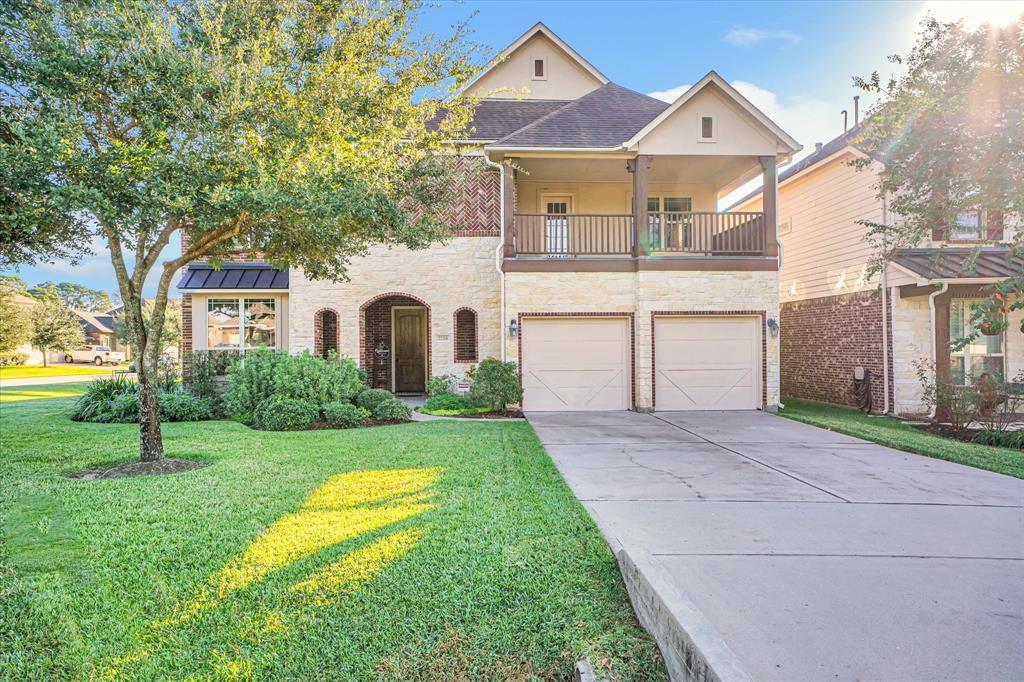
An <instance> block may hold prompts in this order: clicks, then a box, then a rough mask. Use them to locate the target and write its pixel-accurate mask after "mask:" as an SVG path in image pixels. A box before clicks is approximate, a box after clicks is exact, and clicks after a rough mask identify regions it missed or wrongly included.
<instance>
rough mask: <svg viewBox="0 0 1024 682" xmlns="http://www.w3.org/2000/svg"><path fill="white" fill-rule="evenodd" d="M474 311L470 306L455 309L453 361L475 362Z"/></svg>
mask: <svg viewBox="0 0 1024 682" xmlns="http://www.w3.org/2000/svg"><path fill="white" fill-rule="evenodd" d="M477 355H478V353H477V342H476V312H475V311H474V310H471V309H470V308H460V309H459V310H456V311H455V362H476V361H477Z"/></svg>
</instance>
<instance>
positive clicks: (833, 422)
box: [778, 398, 1024, 478]
mask: <svg viewBox="0 0 1024 682" xmlns="http://www.w3.org/2000/svg"><path fill="white" fill-rule="evenodd" d="M783 404H784V405H785V407H783V409H781V410H779V412H778V414H779V416H780V417H785V418H786V419H792V420H793V421H798V422H802V423H804V424H810V425H811V426H817V427H818V428H822V429H826V430H828V431H835V432H836V433H843V434H846V435H848V436H854V437H855V438H863V439H864V440H867V441H871V442H872V443H877V444H879V445H884V446H886V447H890V448H893V449H895V450H902V451H904V452H912V453H914V454H918V455H924V456H925V457H933V458H935V459H943V460H946V461H949V462H955V463H957V464H964V465H967V466H972V467H975V468H978V469H985V470H987V471H993V472H995V473H999V474H1004V475H1006V476H1013V477H1015V478H1024V452H1021V451H1019V450H1012V449H1009V448H1000V447H995V446H991V445H981V444H979V443H967V442H964V441H959V440H953V439H950V438H943V437H942V436H938V435H935V434H933V433H929V432H927V431H922V430H921V429H918V428H915V427H914V426H913V425H911V424H910V423H908V422H906V421H904V420H902V419H898V418H896V417H891V416H887V415H867V414H864V413H862V412H860V411H859V410H856V409H854V408H851V407H843V406H840V405H831V404H828V403H820V402H814V401H810V400H799V399H793V398H791V399H788V400H784V401H783Z"/></svg>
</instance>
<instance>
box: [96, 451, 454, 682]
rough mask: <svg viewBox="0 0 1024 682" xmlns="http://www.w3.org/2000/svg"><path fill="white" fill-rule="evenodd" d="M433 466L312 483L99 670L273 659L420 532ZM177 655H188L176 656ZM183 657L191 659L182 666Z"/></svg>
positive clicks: (245, 664) (230, 669) (157, 670)
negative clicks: (279, 647) (296, 503)
mask: <svg viewBox="0 0 1024 682" xmlns="http://www.w3.org/2000/svg"><path fill="white" fill-rule="evenodd" d="M440 473H441V469H440V468H421V469H386V470H374V471H358V472H350V473H345V474H339V475H337V476H334V477H332V478H330V479H328V480H327V481H326V482H324V483H323V484H322V485H320V486H319V487H317V488H316V489H315V490H314V491H313V492H312V493H311V494H310V495H309V497H307V498H306V500H305V501H304V502H303V503H302V505H301V506H300V507H299V509H298V510H297V511H295V512H291V513H289V514H285V515H284V516H282V517H281V518H279V519H278V520H277V521H275V522H274V523H273V524H272V525H271V526H270V527H269V528H268V529H267V530H266V531H265V532H264V533H263V534H262V535H260V536H259V537H258V538H256V540H254V541H253V542H252V543H251V544H250V545H249V547H247V548H246V549H245V550H244V551H243V552H242V553H241V554H239V555H238V556H237V557H235V558H234V559H233V560H231V561H230V562H228V563H227V564H226V565H225V566H224V567H223V568H222V569H220V570H219V571H217V572H216V573H215V574H214V575H213V576H211V577H210V579H209V580H208V581H207V584H206V585H205V586H203V587H202V588H200V589H199V590H197V592H196V594H195V595H194V596H193V597H191V598H190V599H189V600H187V601H185V602H184V603H182V604H180V605H179V606H178V607H177V608H176V609H175V610H174V611H173V613H171V614H170V615H169V616H168V617H166V618H163V619H161V620H159V621H156V622H154V623H152V624H151V627H150V628H149V631H148V632H146V633H145V635H144V637H143V642H142V643H141V646H139V647H137V648H136V649H135V650H134V651H132V652H129V653H127V654H125V655H123V656H120V657H118V658H117V659H115V660H113V661H111V662H110V665H109V666H106V667H105V668H104V669H102V670H101V671H100V676H101V677H110V678H119V677H123V676H134V675H133V673H138V674H140V675H142V676H145V675H146V673H145V672H143V671H142V670H139V669H138V668H145V669H147V672H148V673H151V674H166V673H167V672H168V670H167V669H166V667H165V666H168V665H170V666H171V667H179V668H180V667H185V668H186V669H189V670H188V672H190V673H191V672H197V670H196V668H197V667H200V666H201V667H205V668H207V669H208V670H209V671H210V673H212V674H213V675H214V676H216V677H218V678H243V679H244V678H247V677H251V676H252V675H253V674H254V667H255V666H254V664H253V662H252V661H250V660H249V654H251V653H255V654H257V655H258V656H259V657H261V658H267V657H271V658H273V657H277V656H279V655H280V652H278V651H275V646H274V645H275V642H276V643H278V644H280V643H282V642H284V641H285V640H287V639H288V638H289V636H290V635H291V634H292V632H293V630H296V629H298V628H301V627H303V626H304V625H308V624H309V623H311V622H312V621H314V620H315V619H316V618H317V617H318V613H319V612H320V611H321V610H323V609H330V608H334V607H337V606H339V605H342V604H343V603H344V602H345V601H346V600H347V599H348V598H350V597H351V596H352V595H353V594H354V593H355V592H356V591H358V590H359V588H360V587H362V586H363V585H365V584H367V583H368V582H370V581H372V580H373V579H374V578H376V577H377V576H378V575H379V574H380V573H381V572H382V571H383V570H384V569H386V568H387V567H388V566H390V565H391V564H393V563H394V562H396V561H398V560H400V559H401V558H402V557H403V556H405V555H406V554H407V553H408V552H409V551H410V550H412V549H413V547H415V546H416V544H417V543H418V542H419V541H420V540H421V539H422V537H423V536H424V532H425V531H424V530H423V529H422V528H418V527H415V526H414V525H413V523H414V522H415V521H422V515H423V514H424V513H425V512H427V511H430V510H431V509H433V508H434V504H433V501H432V500H433V496H432V493H431V488H432V487H433V485H434V484H435V483H436V482H437V479H438V477H439V475H440ZM183 654H186V655H184V656H183ZM182 659H187V660H190V661H191V663H190V664H182V662H181V661H182Z"/></svg>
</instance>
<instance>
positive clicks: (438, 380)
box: [427, 374, 457, 397]
mask: <svg viewBox="0 0 1024 682" xmlns="http://www.w3.org/2000/svg"><path fill="white" fill-rule="evenodd" d="M456 381H457V379H456V378H455V375H454V374H439V375H438V376H436V377H430V380H429V381H427V396H428V397H433V396H436V395H441V394H443V393H451V392H452V389H454V388H455V382H456Z"/></svg>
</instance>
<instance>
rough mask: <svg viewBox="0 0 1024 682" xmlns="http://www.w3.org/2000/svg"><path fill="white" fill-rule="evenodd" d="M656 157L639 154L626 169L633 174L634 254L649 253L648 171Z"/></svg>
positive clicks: (629, 162)
mask: <svg viewBox="0 0 1024 682" xmlns="http://www.w3.org/2000/svg"><path fill="white" fill-rule="evenodd" d="M653 161H654V157H653V156H651V155H650V154H638V155H637V157H636V158H635V159H629V160H628V161H627V162H626V170H628V171H629V172H630V173H632V174H633V229H632V238H633V256H634V257H640V256H645V255H647V245H646V244H644V240H645V239H646V238H647V172H648V171H649V170H650V169H651V163H652V162H653Z"/></svg>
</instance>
